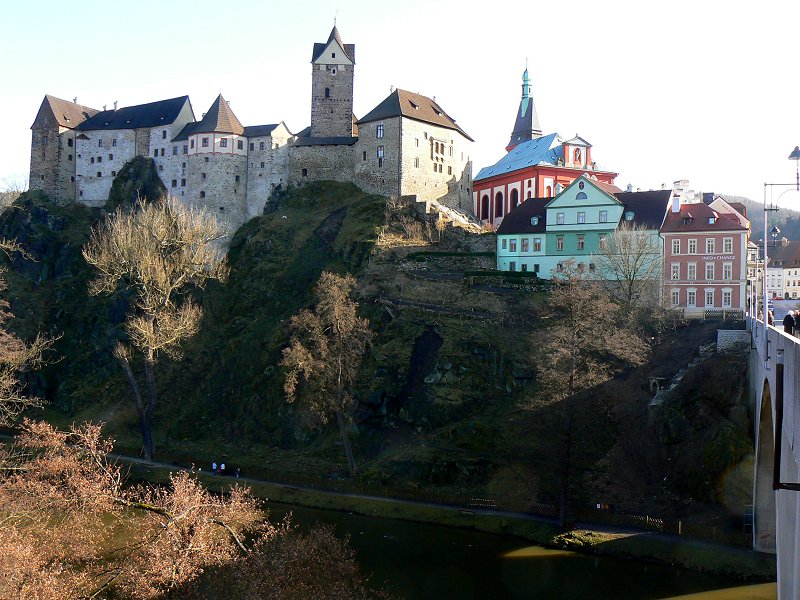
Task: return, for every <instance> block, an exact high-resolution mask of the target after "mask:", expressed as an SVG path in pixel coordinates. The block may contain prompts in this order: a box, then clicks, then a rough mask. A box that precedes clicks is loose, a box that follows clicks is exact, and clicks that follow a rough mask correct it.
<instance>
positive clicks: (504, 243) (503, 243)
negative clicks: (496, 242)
mask: <svg viewBox="0 0 800 600" xmlns="http://www.w3.org/2000/svg"><path fill="white" fill-rule="evenodd" d="M500 247H501V248H502V249H503V250H505V249H506V248H507V247H508V240H506V239H504V240H503V241H502V242H500Z"/></svg>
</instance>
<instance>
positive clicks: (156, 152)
mask: <svg viewBox="0 0 800 600" xmlns="http://www.w3.org/2000/svg"><path fill="white" fill-rule="evenodd" d="M153 157H158V148H156V149H155V150H153Z"/></svg>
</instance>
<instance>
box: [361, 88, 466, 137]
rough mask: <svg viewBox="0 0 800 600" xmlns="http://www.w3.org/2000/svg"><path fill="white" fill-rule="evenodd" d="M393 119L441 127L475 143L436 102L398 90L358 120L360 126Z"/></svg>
mask: <svg viewBox="0 0 800 600" xmlns="http://www.w3.org/2000/svg"><path fill="white" fill-rule="evenodd" d="M392 117H406V118H407V119H414V120H415V121H422V122H423V123H431V124H432V125H439V126H440V127H446V128H447V129H454V130H455V131H458V132H459V133H460V134H461V135H463V136H464V137H465V138H467V139H468V140H469V141H471V142H474V141H475V140H473V139H472V138H471V137H470V136H469V135H468V134H467V132H465V131H464V130H463V129H461V127H459V126H458V125H456V122H455V119H453V118H452V117H450V115H448V114H447V113H446V112H444V109H442V107H441V106H439V105H438V104H437V103H436V101H435V100H431V99H430V98H428V97H427V96H423V95H421V94H415V93H413V92H407V91H406V90H400V89H397V90H395V91H393V92H392V93H391V94H389V95H388V96H387V97H386V99H385V100H384V101H383V102H381V103H380V104H378V106H376V107H375V108H373V109H372V110H371V111H370V112H368V113H367V114H366V115H364V116H363V117H361V118H360V119H359V120H358V124H359V125H361V124H363V123H370V122H372V121H380V120H381V119H390V118H392Z"/></svg>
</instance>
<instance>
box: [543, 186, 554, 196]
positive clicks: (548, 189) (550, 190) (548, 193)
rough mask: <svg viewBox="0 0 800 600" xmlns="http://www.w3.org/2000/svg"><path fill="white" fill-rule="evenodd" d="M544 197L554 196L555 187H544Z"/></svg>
mask: <svg viewBox="0 0 800 600" xmlns="http://www.w3.org/2000/svg"><path fill="white" fill-rule="evenodd" d="M544 197H545V198H552V197H553V188H552V187H550V186H549V185H548V186H547V187H546V188H545V189H544Z"/></svg>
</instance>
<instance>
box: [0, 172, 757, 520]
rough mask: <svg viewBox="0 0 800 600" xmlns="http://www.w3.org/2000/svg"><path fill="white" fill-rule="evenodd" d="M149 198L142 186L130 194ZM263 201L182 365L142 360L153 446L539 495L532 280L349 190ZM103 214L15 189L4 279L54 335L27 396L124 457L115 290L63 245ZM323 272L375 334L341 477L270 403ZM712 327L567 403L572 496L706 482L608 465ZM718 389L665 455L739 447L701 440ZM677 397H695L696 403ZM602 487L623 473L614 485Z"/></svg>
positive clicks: (656, 494)
mask: <svg viewBox="0 0 800 600" xmlns="http://www.w3.org/2000/svg"><path fill="white" fill-rule="evenodd" d="M149 168H151V167H150V166H148V165H146V164H145V165H141V166H140V167H139V169H140V170H139V171H137V170H134V171H133V172H130V173H127V174H126V175H125V177H124V178H122V179H119V178H118V180H119V181H117V182H115V188H114V189H115V190H116V191H115V192H114V194H112V196H113V198H112V200H113V202H112V203H111V204H118V203H122V202H129V201H131V200H132V199H133V198H135V192H136V191H137V190H140V189H142V187H143V186H144V183H141V182H146V181H150V180H151V178H149V177H148V176H147V173H146V172H141V169H144V170H145V171H146V170H147V169H149ZM157 192H158V190H157V186H155V187H154V188H152V191H151V192H150V193H151V194H155V193H157ZM111 204H110V205H109V206H108V207H107V208H111ZM268 206H269V210H268V211H267V213H266V214H264V215H263V216H261V217H258V218H255V219H253V220H251V221H250V222H248V223H247V224H245V225H244V226H243V227H242V228H241V229H240V230H239V231H238V232H237V233H236V235H235V237H234V238H233V241H232V243H231V248H230V252H229V255H228V260H229V262H230V268H231V275H230V278H229V280H228V281H227V282H226V283H224V284H213V285H210V286H209V287H208V288H207V289H206V290H204V291H202V292H201V293H198V294H197V297H198V300H199V301H200V302H201V303H202V305H203V307H204V309H205V316H204V319H203V322H202V324H201V328H200V331H199V333H198V334H197V335H196V336H195V337H194V338H192V339H191V340H190V341H189V342H188V343H186V345H185V347H184V354H183V357H182V358H181V359H180V360H177V361H176V360H169V359H167V358H162V359H161V360H160V362H159V363H158V365H157V370H156V378H157V385H158V389H159V393H160V404H159V406H158V407H157V410H156V418H155V423H154V425H155V427H154V434H155V445H156V452H157V454H159V456H160V457H161V458H162V459H166V460H174V461H179V462H182V463H194V464H198V465H201V466H204V467H205V466H206V465H210V463H211V461H212V460H215V461H217V462H222V461H224V462H226V463H228V464H229V465H236V466H240V467H241V468H242V471H243V472H245V473H246V474H250V475H254V476H263V477H269V478H275V479H279V480H285V481H296V482H305V483H316V484H322V485H328V486H349V487H350V488H351V489H352V488H357V489H365V490H368V491H374V492H383V493H391V494H398V495H403V496H406V497H415V496H419V497H421V498H422V497H425V498H430V497H431V495H436V494H438V495H439V497H440V498H441V499H443V500H448V499H456V498H457V499H460V501H463V499H464V497H465V496H473V497H488V498H494V499H497V500H498V501H499V502H502V504H504V505H505V506H508V507H510V508H518V509H522V508H524V507H525V505H526V503H527V502H529V501H532V500H535V501H538V502H550V503H553V502H554V501H555V498H556V496H557V491H558V483H559V477H560V472H561V471H560V465H561V461H562V457H563V452H564V446H563V435H562V433H563V432H562V431H561V428H562V427H563V423H564V413H563V409H562V408H561V407H557V406H555V407H554V406H548V405H547V404H546V403H541V402H536V392H537V385H536V379H535V372H536V366H537V365H535V364H534V361H533V358H532V356H533V349H534V348H535V347H536V345H537V343H538V341H539V340H541V339H542V337H543V336H546V335H547V331H546V325H547V320H546V319H543V318H542V316H543V315H544V313H545V308H546V307H544V292H543V291H542V290H541V288H540V284H539V282H538V281H537V280H536V279H535V278H520V277H504V276H488V275H487V276H478V275H476V273H479V272H481V271H483V270H485V269H487V268H489V269H491V268H492V267H493V261H494V259H493V255H492V254H491V252H490V251H491V250H492V249H493V247H494V237H493V235H492V234H467V233H465V232H463V231H461V230H458V229H454V228H452V227H451V228H449V229H448V230H447V231H446V232H445V234H444V236H443V238H442V239H441V241H440V242H437V243H432V242H423V241H422V240H416V241H413V240H412V241H409V240H408V239H406V238H403V236H393V235H392V231H393V230H392V228H391V227H388V228H387V227H386V201H385V199H384V198H381V197H378V196H373V195H368V194H364V193H362V192H361V191H360V190H358V189H357V188H356V187H355V186H352V185H346V184H334V183H318V184H312V185H308V186H304V187H302V188H299V189H292V190H289V191H287V192H284V193H283V194H281V195H280V196H279V197H276V198H274V199H273V202H271V203H270V204H269V205H268ZM103 212H104V211H101V210H99V209H87V208H85V207H80V206H71V207H58V206H55V205H53V204H52V203H50V202H48V201H47V199H46V198H43V197H41V196H39V195H36V194H26V195H25V196H23V197H22V198H21V199H20V200H19V201H18V202H17V204H16V205H15V206H14V208H12V209H11V210H9V211H7V212H5V213H3V215H2V217H1V218H0V235H4V236H6V237H10V238H15V239H17V240H18V241H20V243H22V244H23V245H24V246H25V247H26V248H27V249H28V250H29V252H30V254H31V257H30V258H25V257H22V256H15V257H14V258H13V260H12V261H11V265H10V267H11V268H10V270H9V273H8V279H9V290H8V294H9V297H10V300H11V303H12V308H13V310H14V313H15V315H16V316H17V320H16V322H15V324H14V326H15V327H17V328H18V330H19V332H20V333H21V334H22V335H24V336H32V335H34V333H35V332H36V331H39V330H44V331H48V332H50V333H51V334H53V335H60V336H61V337H60V338H59V340H58V341H57V342H56V344H55V349H54V353H53V354H54V356H53V358H54V359H55V358H57V357H58V358H60V360H58V361H56V360H54V361H53V363H52V364H51V365H50V366H48V367H47V368H46V369H45V370H44V371H43V372H42V373H41V374H37V375H36V376H35V377H34V378H32V379H31V387H32V389H33V390H34V391H38V392H40V393H42V394H45V395H46V396H47V398H48V399H49V400H50V401H51V405H50V407H49V408H48V410H47V412H46V415H47V418H48V419H50V420H51V421H53V422H56V423H62V424H64V423H68V422H71V421H80V420H85V419H92V420H96V421H104V422H106V423H107V427H108V431H109V432H110V433H111V434H112V435H113V436H115V437H116V438H117V440H118V444H117V447H118V448H120V449H121V450H123V451H127V452H132V453H135V452H137V451H138V448H139V447H140V440H139V432H138V428H137V424H136V423H137V421H136V415H135V410H134V408H133V404H132V401H131V399H130V391H129V390H128V388H127V384H126V382H125V380H124V377H123V373H122V372H121V370H120V369H119V367H118V366H117V365H116V364H115V363H114V361H113V359H112V358H111V350H112V348H113V346H114V344H115V343H116V341H117V340H118V339H120V338H121V337H122V336H123V335H124V334H123V332H122V330H121V323H122V321H123V319H124V316H125V313H126V310H127V308H128V303H127V299H126V298H125V297H124V296H121V295H117V296H113V297H99V298H93V297H89V296H88V295H87V292H86V290H87V281H88V280H89V278H90V277H91V272H90V270H89V268H88V266H87V265H86V264H85V262H84V261H83V258H82V257H81V255H80V247H81V245H82V244H83V243H84V242H85V241H86V239H87V236H88V234H89V231H90V228H91V226H92V224H93V223H94V222H95V221H96V220H97V219H98V218H100V216H101V215H102V214H103ZM398 231H399V230H398ZM433 237H434V239H437V238H436V236H435V234H434V236H433ZM323 270H334V271H337V272H345V271H347V272H351V273H353V274H355V275H356V277H357V278H358V281H359V285H358V289H357V294H358V299H359V301H360V304H361V312H362V314H363V315H364V316H366V317H368V318H369V320H370V323H371V326H372V328H373V331H374V332H375V339H374V343H373V346H372V348H371V350H370V352H369V353H368V355H367V356H366V358H365V360H364V364H363V366H362V369H361V372H360V375H359V381H358V385H357V390H356V395H357V399H358V400H359V407H358V411H357V413H356V421H357V423H356V428H355V430H354V434H355V438H354V441H355V449H356V456H357V460H358V462H359V464H360V472H361V475H360V478H359V481H357V482H355V483H352V482H345V481H343V474H344V473H345V471H346V469H345V463H344V457H343V454H342V449H341V447H340V445H339V440H338V436H337V434H336V432H335V430H334V429H333V428H331V429H324V430H322V431H308V430H304V429H303V428H301V427H300V425H299V422H298V420H297V419H296V417H295V414H294V409H293V407H292V406H290V405H287V404H286V403H285V402H284V399H283V393H282V383H283V381H282V373H281V372H280V369H279V367H278V366H277V363H278V361H279V358H280V353H281V349H282V347H283V346H284V345H285V344H286V343H287V340H288V332H287V324H288V320H289V318H290V317H291V316H292V315H293V314H295V313H296V312H298V311H299V310H300V309H302V308H304V307H306V306H307V305H308V304H309V302H310V300H311V293H310V288H311V286H312V285H313V283H314V282H315V281H316V280H317V278H318V277H319V274H320V273H321V272H322V271H323ZM713 335H714V327H713V326H707V327H694V328H686V329H683V330H681V331H679V332H678V333H677V334H676V335H674V336H673V337H672V338H670V340H665V341H664V345H663V347H664V353H660V354H659V353H657V355H656V356H654V360H653V362H652V363H651V364H650V365H647V366H645V367H642V368H641V369H639V370H637V371H636V372H635V373H632V374H628V375H627V376H626V377H628V378H629V379H628V381H629V383H628V384H627V385H626V386H624V387H623V388H621V389H624V392H622V393H621V394H620V393H619V392H618V391H615V390H617V389H618V386H619V385H620V384H619V380H615V381H613V382H610V383H609V384H608V385H607V386H604V388H603V389H602V390H597V391H596V392H592V393H589V394H586V395H584V397H582V398H578V399H577V400H576V403H577V404H576V406H577V407H578V416H577V418H576V420H575V425H574V426H575V429H576V435H575V436H574V437H575V442H574V444H573V447H572V448H571V450H570V452H571V456H572V463H573V464H572V469H573V475H574V476H573V478H572V479H573V480H572V482H571V484H572V488H573V489H572V493H573V497H574V498H576V499H578V500H579V501H580V503H594V502H597V501H605V502H613V503H615V504H617V505H618V506H627V507H629V508H631V509H637V510H638V509H640V508H641V507H642V506H644V507H647V506H648V505H650V506H655V505H658V506H659V508H660V509H663V510H670V506H673V507H674V506H677V507H678V509H680V507H683V506H685V503H683V499H685V497H689V496H691V495H693V489H694V488H693V487H692V486H695V487H696V486H703V485H706V481H707V479H708V478H709V477H710V478H711V479H714V477H716V475H715V474H714V473H710V472H704V473H703V474H702V477H700V476H699V475H697V474H695V475H693V477H694V479H692V480H691V481H690V485H689V487H690V489H688V490H687V489H686V488H685V487H684V488H682V489H681V490H680V492H681V493H682V494H684V498H679V499H677V500H676V498H675V496H674V495H672V496H670V494H673V491H670V490H667V491H666V492H665V491H664V489H663V488H664V486H663V484H662V483H661V481H662V478H663V475H662V471H663V472H667V470H669V475H670V477H675V478H676V479H680V478H681V473H676V472H675V468H674V466H673V465H674V462H670V456H671V455H670V453H669V452H668V451H667V450H665V448H666V447H667V445H665V444H662V445H658V444H656V446H655V447H652V448H649V449H648V453H649V454H648V457H646V458H647V460H646V461H645V462H642V465H646V468H645V467H642V468H643V469H645V471H647V473H648V477H646V478H644V479H643V477H642V474H641V473H638V472H636V471H635V470H631V469H626V468H624V466H625V465H627V464H629V463H631V461H636V460H637V457H636V455H635V453H631V451H630V448H628V447H627V446H626V445H625V441H626V439H629V438H630V436H631V434H632V433H634V432H640V433H639V434H638V435H639V436H640V437H641V436H642V434H641V432H642V431H652V432H653V436H654V439H655V440H658V439H659V435H660V434H659V432H660V431H661V430H664V431H667V430H669V431H672V430H671V429H669V427H670V426H672V425H673V421H674V419H673V421H670V422H668V423H667V424H666V425H662V424H661V421H659V420H658V419H655V420H654V423H653V426H652V429H647V428H643V426H642V424H643V422H646V421H647V420H648V418H649V417H648V411H647V408H646V407H647V402H648V394H649V392H648V387H647V381H648V376H649V374H650V372H652V370H653V369H656V370H658V371H659V376H663V377H671V376H672V374H674V372H675V371H677V370H678V369H679V368H681V367H683V366H685V364H684V363H682V362H681V361H682V360H685V359H686V357H687V356H690V355H691V354H692V353H693V352H694V351H695V350H696V348H697V347H698V346H699V345H700V344H701V343H704V342H705V341H707V339H710V338H711V337H712V336H713ZM698 386H700V384H698ZM723 392H724V394H728V396H730V395H731V394H730V393H729V391H728V390H726V391H723ZM734 395H735V394H734ZM738 401H739V398H738V397H736V398H733V399H730V398H724V399H722V400H720V401H719V406H720V407H721V408H719V410H718V412H719V414H720V415H722V416H721V417H720V418H718V419H716V418H715V419H714V420H712V422H710V423H705V424H704V428H703V431H702V432H701V433H697V434H696V435H695V434H693V432H692V430H691V428H684V429H682V430H681V432H680V435H677V434H676V435H672V437H670V438H669V440H667V441H668V442H669V444H672V448H675V447H676V446H675V444H679V443H681V442H687V443H690V442H693V441H694V440H695V439H697V438H701V439H700V441H699V442H698V443H697V444H696V445H694V446H692V449H693V450H692V451H693V452H694V454H693V455H695V456H704V454H703V452H704V448H705V447H706V446H707V445H708V446H711V447H712V450H711V452H712V453H713V452H714V450H713V448H723V449H724V448H727V447H729V446H730V445H731V444H734V445H735V447H736V451H737V454H736V456H737V459H738V458H740V457H741V455H742V453H746V448H744V449H743V448H742V444H741V439H740V438H739V437H736V436H731V435H728V434H727V433H726V432H727V431H728V430H727V429H726V430H725V431H724V432H723V433H721V434H719V435H716V434H715V432H716V431H717V429H718V428H720V427H729V425H730V422H729V420H727V417H725V415H726V414H727V413H726V412H725V411H726V410H727V408H726V407H727V406H728V404H730V403H731V402H738ZM696 402H704V400H703V398H702V396H700V397H699V399H698V400H697V401H696ZM696 402H695V400H692V399H690V400H687V402H684V403H683V404H680V405H677V406H676V407H675V409H674V410H673V411H672V412H671V413H670V414H677V413H681V414H686V415H689V416H687V417H686V418H687V419H691V418H692V417H691V415H692V414H693V411H696V410H697V406H696ZM739 425H740V426H743V427H745V428H746V426H747V424H746V423H744V424H739ZM659 428H661V429H659ZM704 436H705V437H704ZM726 436H727V437H726ZM664 437H665V439H666V435H665V436H664ZM734 438H735V439H734ZM703 440H705V441H703ZM731 440H734V441H731ZM628 445H630V444H628ZM633 450H635V448H634V449H633ZM718 454H719V453H717V454H714V455H713V456H711V457H709V461H712V460H715V461H716V462H714V465H715V468H716V469H718V470H723V471H724V470H728V469H730V468H732V466H734V465H731V464H729V461H727V462H726V461H725V460H717V459H718V458H719V457H718V456H717V455H718ZM695 466H696V463H695V464H689V465H687V466H686V467H685V469H691V468H694V467H695ZM619 481H624V485H623V486H619V485H616V484H615V482H619ZM713 484H714V483H713V482H712V485H713ZM694 495H695V497H697V495H696V494H694ZM662 496H663V497H662ZM701 499H703V500H708V499H709V498H701ZM710 500H713V498H711V499H710ZM676 510H677V509H676Z"/></svg>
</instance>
